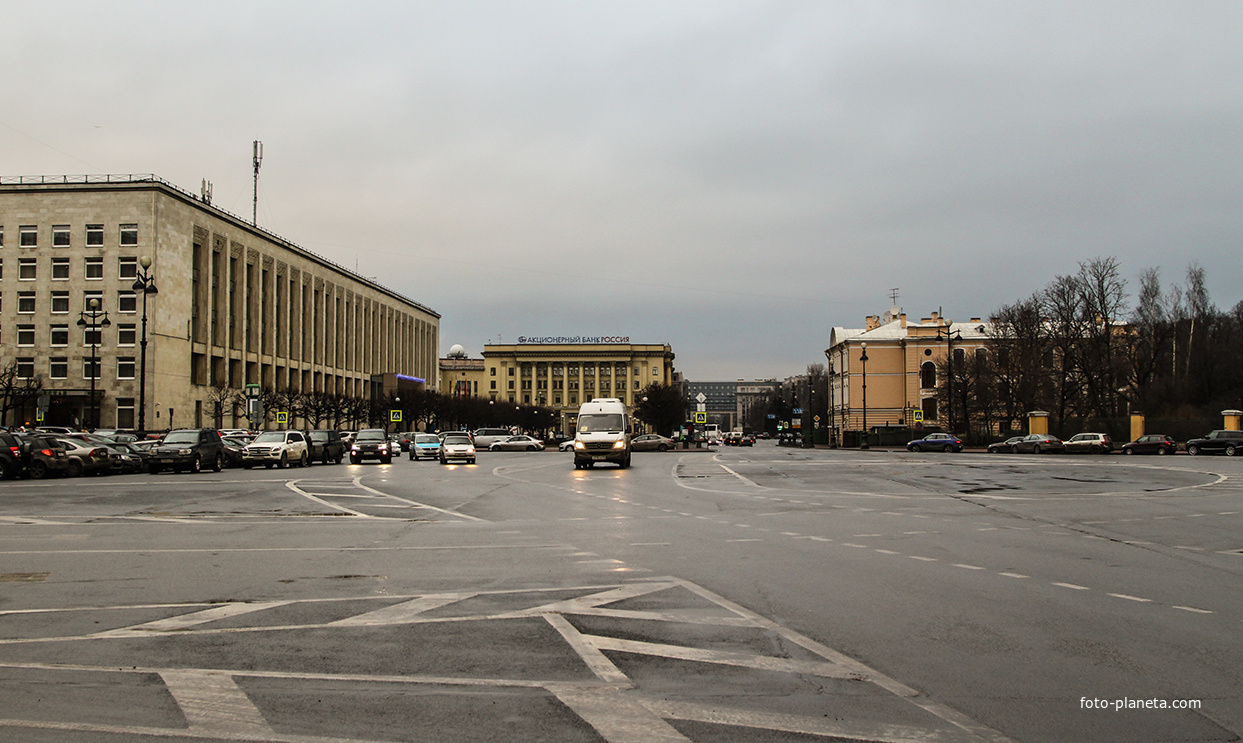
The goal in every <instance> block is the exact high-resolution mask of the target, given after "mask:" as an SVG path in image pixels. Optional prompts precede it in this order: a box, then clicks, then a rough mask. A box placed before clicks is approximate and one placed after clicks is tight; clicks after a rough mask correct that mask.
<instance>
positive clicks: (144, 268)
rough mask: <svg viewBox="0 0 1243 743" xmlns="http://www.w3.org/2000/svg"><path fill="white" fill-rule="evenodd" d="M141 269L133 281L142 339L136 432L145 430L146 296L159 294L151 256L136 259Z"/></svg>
mask: <svg viewBox="0 0 1243 743" xmlns="http://www.w3.org/2000/svg"><path fill="white" fill-rule="evenodd" d="M138 265H139V266H141V269H140V270H139V271H138V278H137V279H136V280H135V281H134V291H136V292H142V339H141V340H140V341H139V344H138V345H139V348H140V349H141V351H140V352H139V361H138V430H139V431H140V432H143V433H145V432H146V430H147V295H150V294H159V293H160V290H159V289H157V288H156V286H155V277H154V276H152V275H151V270H150V269H151V256H147V255H144V256H143V257H142V258H139V259H138Z"/></svg>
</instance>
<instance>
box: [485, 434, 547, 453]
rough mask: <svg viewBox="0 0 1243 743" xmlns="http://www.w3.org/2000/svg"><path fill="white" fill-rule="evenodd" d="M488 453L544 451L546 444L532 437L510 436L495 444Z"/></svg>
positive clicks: (489, 448)
mask: <svg viewBox="0 0 1243 743" xmlns="http://www.w3.org/2000/svg"><path fill="white" fill-rule="evenodd" d="M488 451H544V442H543V441H540V440H539V439H536V438H532V437H530V436H510V437H509V438H507V439H505V440H504V441H497V442H494V443H493V444H492V445H491V446H489V447H488Z"/></svg>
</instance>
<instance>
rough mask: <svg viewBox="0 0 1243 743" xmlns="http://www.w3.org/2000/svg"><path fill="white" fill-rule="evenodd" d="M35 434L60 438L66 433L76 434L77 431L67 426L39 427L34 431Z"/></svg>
mask: <svg viewBox="0 0 1243 743" xmlns="http://www.w3.org/2000/svg"><path fill="white" fill-rule="evenodd" d="M35 433H41V434H44V435H46V436H62V435H64V434H67V433H78V431H77V430H75V429H73V428H69V427H67V426H39V427H38V428H36V429H35Z"/></svg>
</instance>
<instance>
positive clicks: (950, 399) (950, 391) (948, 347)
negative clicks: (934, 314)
mask: <svg viewBox="0 0 1243 743" xmlns="http://www.w3.org/2000/svg"><path fill="white" fill-rule="evenodd" d="M953 327H954V321H953V320H950V321H949V324H948V325H946V326H945V328H937V338H938V339H941V338H944V339H945V352H946V362H945V367H946V368H945V376H946V380H945V385H946V389H945V401H946V402H947V403H948V405H947V406H946V407H947V408H948V409H947V410H946V411H945V419H946V425H947V426H948V427H949V432H950V433H954V340H955V338H957V340H960V341H961V340H962V331H960V330H951V328H953Z"/></svg>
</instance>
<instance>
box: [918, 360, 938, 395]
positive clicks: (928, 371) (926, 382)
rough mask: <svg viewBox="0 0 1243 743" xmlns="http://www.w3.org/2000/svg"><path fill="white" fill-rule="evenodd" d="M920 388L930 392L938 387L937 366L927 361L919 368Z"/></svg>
mask: <svg viewBox="0 0 1243 743" xmlns="http://www.w3.org/2000/svg"><path fill="white" fill-rule="evenodd" d="M919 386H920V387H922V388H924V389H926V390H930V389H932V388H934V387H936V386H937V365H936V364H935V363H933V362H931V361H925V362H924V363H922V364H920V366H919Z"/></svg>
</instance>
